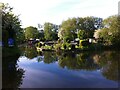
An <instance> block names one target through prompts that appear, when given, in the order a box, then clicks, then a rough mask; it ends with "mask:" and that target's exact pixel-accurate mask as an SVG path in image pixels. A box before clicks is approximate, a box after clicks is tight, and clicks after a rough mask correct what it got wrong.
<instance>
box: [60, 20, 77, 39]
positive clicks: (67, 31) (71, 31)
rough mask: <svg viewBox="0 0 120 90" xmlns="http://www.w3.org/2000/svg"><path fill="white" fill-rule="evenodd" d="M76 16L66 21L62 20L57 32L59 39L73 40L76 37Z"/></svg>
mask: <svg viewBox="0 0 120 90" xmlns="http://www.w3.org/2000/svg"><path fill="white" fill-rule="evenodd" d="M75 33H76V18H72V19H71V18H69V19H68V20H66V21H63V22H62V25H61V28H60V30H59V32H58V37H59V38H60V39H63V40H64V41H66V40H74V39H75V37H76V34H75Z"/></svg>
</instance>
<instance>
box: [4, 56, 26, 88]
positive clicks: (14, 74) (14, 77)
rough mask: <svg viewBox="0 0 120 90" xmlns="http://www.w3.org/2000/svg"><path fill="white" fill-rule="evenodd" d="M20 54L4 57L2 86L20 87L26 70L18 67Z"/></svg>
mask: <svg viewBox="0 0 120 90" xmlns="http://www.w3.org/2000/svg"><path fill="white" fill-rule="evenodd" d="M18 57H19V56H14V57H10V58H3V62H2V63H3V64H2V87H3V88H19V87H20V85H21V84H22V81H23V75H24V72H25V71H24V70H23V69H21V68H18V65H17V59H18Z"/></svg>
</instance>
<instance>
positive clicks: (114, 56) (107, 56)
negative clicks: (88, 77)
mask: <svg viewBox="0 0 120 90" xmlns="http://www.w3.org/2000/svg"><path fill="white" fill-rule="evenodd" d="M96 56H97V57H99V58H95V57H96ZM119 58H120V52H117V51H105V52H103V53H101V54H96V55H95V56H94V57H93V59H94V61H97V62H96V63H97V64H99V65H100V66H101V67H102V69H101V71H102V74H103V75H104V76H105V77H106V78H107V79H110V80H115V81H118V75H119V74H118V72H119V71H118V70H119V69H118V62H119Z"/></svg>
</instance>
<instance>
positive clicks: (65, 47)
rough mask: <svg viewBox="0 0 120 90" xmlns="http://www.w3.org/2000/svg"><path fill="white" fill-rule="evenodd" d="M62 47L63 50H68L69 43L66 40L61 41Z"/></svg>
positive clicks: (69, 47)
mask: <svg viewBox="0 0 120 90" xmlns="http://www.w3.org/2000/svg"><path fill="white" fill-rule="evenodd" d="M62 49H63V50H70V49H71V44H70V43H67V42H65V43H63V44H62Z"/></svg>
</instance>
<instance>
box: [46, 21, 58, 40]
mask: <svg viewBox="0 0 120 90" xmlns="http://www.w3.org/2000/svg"><path fill="white" fill-rule="evenodd" d="M44 36H45V39H46V40H57V39H58V36H57V32H56V29H55V27H54V24H52V23H49V22H46V23H45V24H44Z"/></svg>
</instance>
